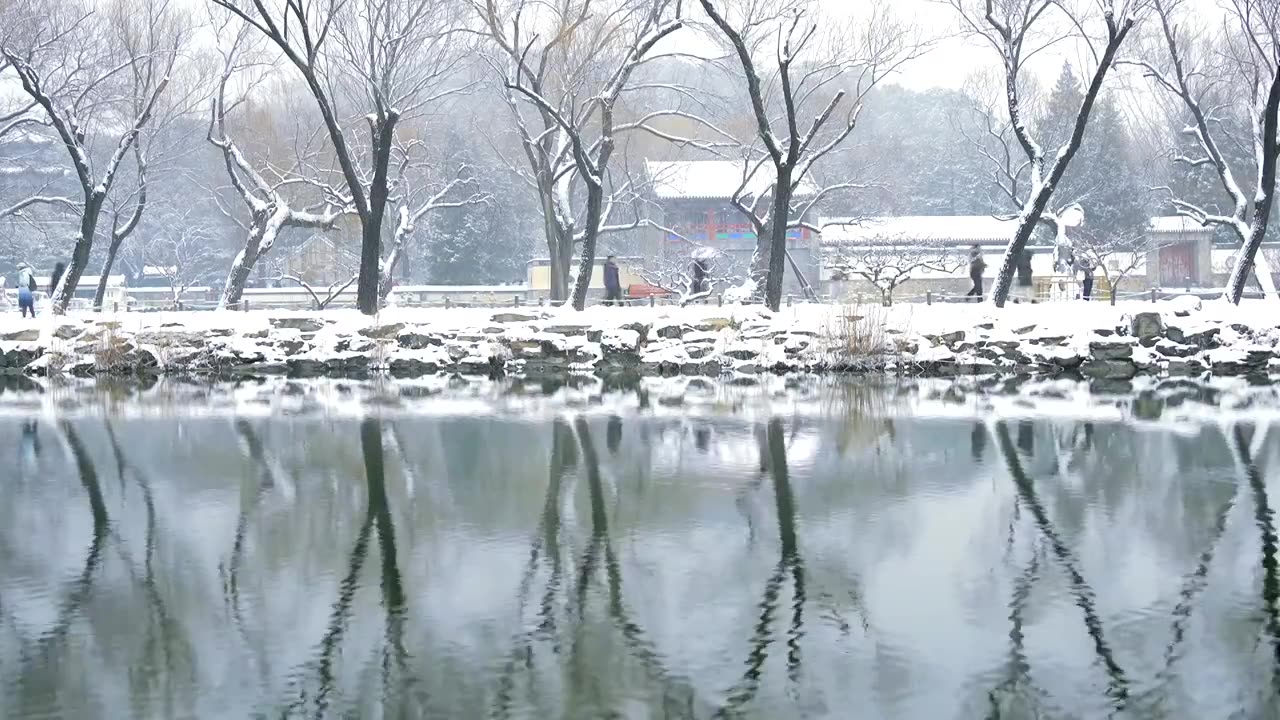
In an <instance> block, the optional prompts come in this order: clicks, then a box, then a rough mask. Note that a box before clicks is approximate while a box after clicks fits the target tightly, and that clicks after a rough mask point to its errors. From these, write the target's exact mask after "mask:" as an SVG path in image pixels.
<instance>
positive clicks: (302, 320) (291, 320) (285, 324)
mask: <svg viewBox="0 0 1280 720" xmlns="http://www.w3.org/2000/svg"><path fill="white" fill-rule="evenodd" d="M324 326H325V323H324V321H322V320H317V319H315V318H308V317H282V318H271V327H273V328H280V329H283V330H301V331H302V332H320V331H321V330H323V329H324Z"/></svg>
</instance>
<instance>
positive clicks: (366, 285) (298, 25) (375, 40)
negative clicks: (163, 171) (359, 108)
mask: <svg viewBox="0 0 1280 720" xmlns="http://www.w3.org/2000/svg"><path fill="white" fill-rule="evenodd" d="M212 1H213V3H214V4H215V5H218V6H220V7H222V8H224V9H226V10H227V11H228V12H230V13H231V14H233V15H235V16H236V17H238V18H239V19H240V20H241V21H243V22H244V23H246V24H247V25H248V26H249V27H252V28H253V29H254V30H256V31H257V32H258V33H260V34H261V35H262V36H263V37H264V38H266V39H267V40H268V41H269V42H270V43H271V45H273V46H274V47H275V48H276V49H277V50H279V51H280V52H281V53H282V54H283V55H284V57H285V59H286V60H287V61H288V62H289V64H291V65H292V66H293V67H294V69H296V70H297V71H298V74H299V75H300V76H301V78H302V80H303V81H304V83H305V84H306V86H307V89H308V92H309V93H310V95H311V96H312V99H313V100H314V101H315V103H316V106H317V108H318V109H319V111H320V116H321V119H322V121H323V123H324V127H325V131H326V134H327V135H328V139H329V142H330V145H331V150H332V153H333V156H334V159H335V161H336V163H337V165H338V167H339V169H340V171H341V175H342V178H343V180H344V182H345V183H346V190H345V193H344V194H345V195H346V196H347V197H349V198H350V203H351V206H352V207H353V208H354V211H355V214H356V215H357V216H358V217H359V220H360V228H361V243H360V248H361V250H360V273H359V281H358V283H357V290H356V297H357V299H356V305H357V307H358V308H359V309H360V311H361V312H363V313H365V314H368V315H372V314H374V313H376V312H377V311H378V306H379V297H378V285H379V282H380V279H381V278H380V272H379V270H380V267H381V259H382V226H383V221H384V219H385V216H386V213H387V209H388V205H389V200H390V196H391V182H392V179H391V174H390V173H391V161H392V150H393V148H394V145H395V136H396V129H397V127H398V125H399V124H400V122H401V120H402V119H403V118H406V117H409V116H412V115H414V114H416V113H419V112H420V111H421V110H422V109H423V108H424V107H426V106H428V105H430V104H432V103H434V102H436V101H438V100H440V99H442V98H444V97H447V96H449V95H450V94H452V93H454V92H457V91H459V90H460V89H461V88H460V87H459V86H458V85H457V84H456V83H455V82H454V76H455V70H456V69H457V68H458V67H459V65H460V63H461V62H462V58H464V57H465V56H466V47H465V42H464V37H463V36H462V35H460V34H459V30H460V29H461V27H460V25H459V24H458V18H457V16H456V13H455V9H456V7H457V5H456V3H452V2H441V1H439V0H352V1H351V2H346V1H344V0H320V1H319V2H314V3H303V2H297V1H295V0H212ZM357 98H358V99H360V100H361V101H363V109H364V112H361V113H354V112H353V113H349V114H348V113H346V112H344V110H343V107H342V105H341V103H342V102H343V101H344V100H350V102H352V103H353V104H354V103H356V102H357V100H355V99H357ZM357 118H358V119H357ZM362 126H367V128H368V138H369V148H368V152H367V156H368V158H369V160H368V167H367V168H366V167H365V166H364V164H363V162H364V161H363V156H365V155H366V153H364V152H361V149H360V148H358V147H357V146H356V142H355V140H356V138H357V135H358V133H359V132H361V127H362Z"/></svg>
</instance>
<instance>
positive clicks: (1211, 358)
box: [1205, 348, 1271, 376]
mask: <svg viewBox="0 0 1280 720" xmlns="http://www.w3.org/2000/svg"><path fill="white" fill-rule="evenodd" d="M1205 359H1206V360H1208V362H1209V369H1210V370H1211V371H1212V372H1213V374H1214V375H1226V376H1233V375H1248V374H1250V373H1255V372H1264V371H1265V370H1266V368H1267V363H1268V362H1269V361H1270V360H1271V352H1270V351H1269V350H1268V351H1266V352H1265V354H1264V353H1263V352H1262V351H1261V350H1257V349H1252V350H1251V349H1247V348H1219V349H1217V350H1211V351H1210V352H1209V353H1207V354H1206V356H1205Z"/></svg>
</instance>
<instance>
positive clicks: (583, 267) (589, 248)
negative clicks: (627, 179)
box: [573, 183, 604, 310]
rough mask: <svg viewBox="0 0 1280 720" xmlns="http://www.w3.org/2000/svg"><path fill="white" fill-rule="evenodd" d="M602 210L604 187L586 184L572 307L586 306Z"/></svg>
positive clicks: (593, 268)
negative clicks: (584, 229) (585, 203)
mask: <svg viewBox="0 0 1280 720" xmlns="http://www.w3.org/2000/svg"><path fill="white" fill-rule="evenodd" d="M603 212H604V187H603V186H601V185H598V184H591V183H588V185H587V217H586V224H585V226H584V227H585V228H586V232H584V233H583V236H582V259H581V260H580V261H579V263H578V280H577V282H576V283H574V286H573V309H574V310H584V309H586V307H587V292H588V291H589V290H590V289H591V276H592V275H593V274H594V273H595V269H596V241H597V240H598V239H599V236H600V219H601V214H602V213H603Z"/></svg>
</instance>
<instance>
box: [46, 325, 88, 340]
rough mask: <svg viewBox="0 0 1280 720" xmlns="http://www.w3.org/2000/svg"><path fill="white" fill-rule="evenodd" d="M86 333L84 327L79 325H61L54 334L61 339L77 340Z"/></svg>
mask: <svg viewBox="0 0 1280 720" xmlns="http://www.w3.org/2000/svg"><path fill="white" fill-rule="evenodd" d="M83 334H84V328H83V327H80V326H79V325H59V326H58V328H57V329H56V330H54V331H53V336H54V337H56V338H58V339H59V340H75V339H76V338H78V337H80V336H81V335H83Z"/></svg>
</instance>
